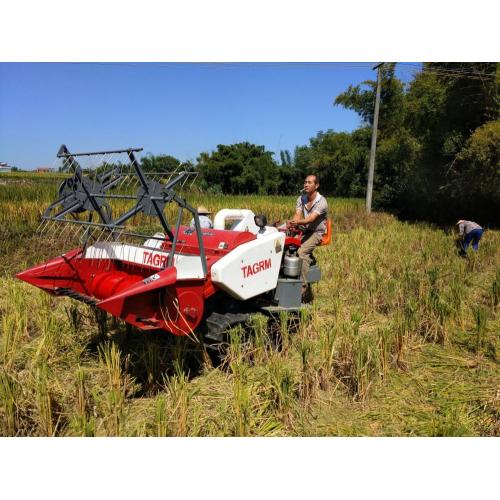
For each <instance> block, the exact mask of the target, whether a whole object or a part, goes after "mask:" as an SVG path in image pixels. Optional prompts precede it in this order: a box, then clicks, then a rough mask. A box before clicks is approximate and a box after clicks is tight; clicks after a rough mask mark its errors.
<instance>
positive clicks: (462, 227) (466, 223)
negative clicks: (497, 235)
mask: <svg viewBox="0 0 500 500" xmlns="http://www.w3.org/2000/svg"><path fill="white" fill-rule="evenodd" d="M474 229H483V228H482V227H481V226H480V225H479V224H477V223H476V222H472V221H471V220H463V221H461V222H460V224H459V225H458V232H459V234H460V236H463V235H464V234H469V233H470V232H471V231H474Z"/></svg>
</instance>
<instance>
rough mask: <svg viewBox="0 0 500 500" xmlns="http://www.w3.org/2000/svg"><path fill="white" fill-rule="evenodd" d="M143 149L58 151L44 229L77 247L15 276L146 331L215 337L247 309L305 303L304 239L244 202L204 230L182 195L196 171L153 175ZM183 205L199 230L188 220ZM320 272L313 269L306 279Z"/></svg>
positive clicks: (312, 279)
mask: <svg viewBox="0 0 500 500" xmlns="http://www.w3.org/2000/svg"><path fill="white" fill-rule="evenodd" d="M139 151H141V149H138V148H129V149H124V150H116V151H101V152H94V153H70V152H69V151H68V149H67V148H66V146H61V148H60V150H59V153H58V158H60V159H61V161H62V163H63V169H64V170H65V171H68V172H69V173H70V174H71V177H70V178H68V179H66V180H64V182H63V183H62V184H61V186H60V188H59V193H58V199H57V200H56V201H55V202H54V203H52V204H51V205H50V206H49V207H48V208H47V209H46V210H45V212H44V215H43V217H42V223H41V226H40V232H41V233H46V232H47V231H50V230H51V229H52V231H54V226H59V227H61V229H56V230H55V231H56V233H57V235H58V236H61V235H62V237H61V238H59V240H58V241H62V239H63V238H64V235H65V234H74V233H75V232H76V233H78V236H79V240H80V244H79V246H78V247H76V248H73V249H71V250H69V251H66V252H65V253H63V254H62V255H60V256H59V257H55V258H53V259H51V260H49V261H47V262H45V263H43V264H40V265H37V266H35V267H32V268H31V269H28V270H26V271H23V272H21V273H19V274H18V275H17V277H18V278H19V279H22V280H24V281H26V282H27V283H30V284H32V285H34V286H37V287H39V288H41V289H42V290H44V291H46V292H48V293H50V294H52V295H56V296H68V297H71V298H73V299H76V300H80V301H82V302H85V303H87V304H91V305H94V306H95V307H97V308H99V309H101V310H103V311H107V312H109V313H110V314H112V315H113V316H116V317H119V318H121V319H122V320H124V321H126V322H127V323H129V324H131V325H133V326H136V327H138V328H140V329H142V330H153V329H154V330H164V331H166V332H169V333H171V334H174V335H192V334H194V335H197V334H199V333H200V332H201V335H202V336H203V337H204V341H205V342H212V343H217V342H221V341H223V340H224V335H225V333H226V332H227V329H228V328H230V327H232V326H234V325H236V324H237V323H242V322H245V321H246V320H247V319H248V315H249V314H251V313H254V312H257V311H264V312H272V311H281V310H286V311H297V310H299V309H300V308H301V306H302V302H301V285H302V283H301V281H300V269H301V261H300V259H299V258H298V256H297V254H296V252H297V249H298V246H300V240H298V239H297V238H294V237H290V236H287V234H286V233H285V232H284V231H280V230H278V229H277V228H275V227H272V226H268V225H267V220H266V217H265V216H262V215H257V216H256V215H254V213H253V212H252V211H250V210H246V209H238V210H234V209H223V210H220V211H219V212H218V213H217V214H216V215H215V218H214V229H202V228H201V227H200V222H199V217H198V213H197V212H196V210H195V209H194V208H193V207H192V206H191V205H190V204H189V203H188V202H187V201H186V200H185V199H184V198H183V197H182V196H181V195H180V194H179V191H180V188H181V187H182V186H184V185H185V184H186V183H188V182H191V183H192V182H193V178H194V177H195V176H196V175H197V173H196V172H190V171H178V172H174V173H172V174H171V175H169V176H160V177H161V178H158V177H155V174H150V173H147V172H144V171H143V170H142V168H141V166H140V163H139V162H138V161H137V159H136V157H135V153H137V152H139ZM172 204H174V206H175V205H177V215H176V217H175V223H174V224H173V225H170V224H169V221H168V220H167V216H166V214H165V213H166V212H168V211H169V212H172V210H171V209H169V207H170V205H172ZM185 210H186V211H187V212H188V213H189V214H190V215H191V217H192V219H193V220H194V227H189V226H184V225H182V220H183V214H184V211H185ZM152 222H153V223H152ZM155 227H156V228H157V229H161V232H155V229H154V228H155ZM61 250H63V249H62V248H61ZM320 277H321V273H320V270H319V268H318V267H317V266H312V267H311V269H310V271H309V275H308V282H310V283H311V282H316V281H319V279H320Z"/></svg>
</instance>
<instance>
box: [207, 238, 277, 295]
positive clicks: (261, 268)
mask: <svg viewBox="0 0 500 500" xmlns="http://www.w3.org/2000/svg"><path fill="white" fill-rule="evenodd" d="M284 244H285V234H284V233H280V232H278V231H276V232H271V233H268V234H264V235H261V236H260V237H259V238H258V239H256V240H254V241H250V242H248V243H244V244H243V245H240V246H239V247H237V248H236V249H234V250H233V251H232V252H230V253H229V254H227V255H225V256H224V257H222V258H221V259H220V260H219V261H217V262H216V263H215V264H214V265H213V266H212V269H211V278H212V281H213V282H214V283H215V284H217V285H218V286H219V287H220V288H222V289H223V290H225V291H226V292H227V293H228V294H229V295H231V296H233V297H234V298H236V299H239V300H247V299H250V298H252V297H256V296H257V295H260V294H261V293H264V292H268V291H269V290H273V289H274V288H276V285H277V283H278V275H279V271H280V265H281V259H282V257H283V247H284Z"/></svg>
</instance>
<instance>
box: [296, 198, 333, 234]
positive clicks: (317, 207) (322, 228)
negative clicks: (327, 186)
mask: <svg viewBox="0 0 500 500" xmlns="http://www.w3.org/2000/svg"><path fill="white" fill-rule="evenodd" d="M304 199H306V197H305V196H304ZM303 201H305V200H303V199H302V196H299V197H298V198H297V204H296V205H295V210H296V211H297V210H300V211H301V212H302V215H303V216H304V219H305V218H307V217H309V215H311V213H313V212H315V213H317V214H318V217H317V219H316V220H315V221H313V222H311V223H310V224H307V225H306V230H307V232H312V233H316V232H317V233H320V234H324V233H325V232H326V218H327V217H328V203H327V201H326V198H325V197H324V196H322V195H321V194H319V193H316V197H315V198H314V200H313V202H312V204H311V206H310V207H309V209H308V208H307V204H308V202H306V203H303Z"/></svg>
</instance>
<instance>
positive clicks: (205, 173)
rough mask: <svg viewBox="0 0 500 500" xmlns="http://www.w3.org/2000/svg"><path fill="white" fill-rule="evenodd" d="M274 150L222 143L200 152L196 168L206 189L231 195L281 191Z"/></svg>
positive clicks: (244, 143) (243, 144)
mask: <svg viewBox="0 0 500 500" xmlns="http://www.w3.org/2000/svg"><path fill="white" fill-rule="evenodd" d="M272 155H273V153H272V152H271V151H266V150H265V147H264V146H257V145H255V144H250V143H249V142H242V143H239V144H231V145H223V144H219V145H218V146H217V150H216V151H214V152H212V153H211V154H209V153H201V154H200V156H199V157H198V158H197V162H198V165H197V168H198V169H199V171H200V173H201V176H202V184H203V187H204V188H205V189H208V190H212V191H216V192H217V191H220V192H222V193H228V194H254V193H259V194H266V193H278V188H279V171H278V166H277V165H276V163H275V162H274V160H273V157H272Z"/></svg>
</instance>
